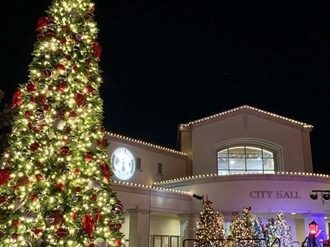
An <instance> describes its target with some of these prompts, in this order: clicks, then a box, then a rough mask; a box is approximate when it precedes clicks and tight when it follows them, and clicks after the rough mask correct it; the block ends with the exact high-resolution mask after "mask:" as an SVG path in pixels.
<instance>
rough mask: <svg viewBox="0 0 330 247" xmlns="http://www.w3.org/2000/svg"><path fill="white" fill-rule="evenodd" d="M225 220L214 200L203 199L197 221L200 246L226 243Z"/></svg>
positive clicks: (205, 246) (197, 235)
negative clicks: (214, 204) (213, 202)
mask: <svg viewBox="0 0 330 247" xmlns="http://www.w3.org/2000/svg"><path fill="white" fill-rule="evenodd" d="M224 237H225V232H224V221H223V218H222V216H221V215H220V214H219V212H218V211H216V210H214V208H213V205H212V202H211V201H209V200H208V199H203V201H202V210H201V212H200V215H199V220H198V221H197V229H196V239H197V243H198V247H207V246H222V245H223V243H224V241H225V240H224Z"/></svg>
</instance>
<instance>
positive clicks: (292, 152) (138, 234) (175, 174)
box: [108, 105, 330, 247]
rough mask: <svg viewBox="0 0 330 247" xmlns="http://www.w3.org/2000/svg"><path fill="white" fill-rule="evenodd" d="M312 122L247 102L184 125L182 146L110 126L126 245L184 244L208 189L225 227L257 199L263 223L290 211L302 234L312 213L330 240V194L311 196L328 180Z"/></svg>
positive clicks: (329, 185) (255, 208) (295, 231)
mask: <svg viewBox="0 0 330 247" xmlns="http://www.w3.org/2000/svg"><path fill="white" fill-rule="evenodd" d="M312 128H313V126H312V125H309V124H307V123H303V122H299V121H296V120H293V119H289V118H286V117H284V116H279V115H277V114H274V113H271V112H267V111H264V110H261V109H257V108H254V107H251V106H246V105H244V106H241V107H237V108H234V109H231V110H228V111H225V112H221V113H218V114H215V115H212V116H208V117H204V118H201V119H198V120H194V121H191V122H189V123H184V124H180V125H179V126H178V140H179V147H180V150H173V149H168V148H166V147H161V146H158V145H154V144H152V143H147V142H144V141H141V140H136V139H132V138H130V137H126V136H121V135H118V134H114V133H108V140H109V143H110V144H109V147H108V153H109V157H111V162H112V167H113V171H114V176H113V188H114V190H115V191H116V192H117V193H118V198H119V199H120V200H121V202H122V203H123V205H124V207H125V218H126V221H125V224H124V225H123V227H122V231H123V232H124V233H125V235H126V239H127V246H130V247H178V246H182V243H183V240H184V239H191V238H194V230H195V227H196V225H195V222H196V219H197V218H198V215H199V211H200V210H201V201H199V200H196V199H195V198H194V197H193V196H192V195H193V194H197V195H204V196H206V195H207V196H208V198H209V200H211V201H212V202H213V206H214V208H215V209H216V210H218V211H219V212H220V213H221V214H222V215H223V217H224V220H225V228H226V231H227V232H228V228H229V224H230V221H231V217H232V213H233V212H241V211H242V209H243V207H245V206H251V208H252V212H253V213H254V214H256V215H258V216H259V217H260V218H261V219H262V221H263V223H264V224H266V223H267V219H268V218H273V217H275V215H276V213H278V212H284V213H285V215H286V218H287V220H288V222H289V224H290V226H291V231H292V235H293V239H294V240H296V241H299V242H302V241H303V240H304V239H305V237H306V236H307V235H308V224H309V223H310V222H311V221H312V220H314V221H316V222H317V223H318V224H319V229H321V230H322V232H321V234H320V238H321V239H327V238H328V237H329V223H330V203H329V204H327V203H328V200H326V199H328V198H329V197H328V198H327V197H324V198H323V197H322V194H320V195H318V199H317V200H312V199H311V192H312V190H329V189H330V179H329V176H328V175H320V174H314V173H313V166H312V153H311V145H310V132H311V131H312ZM329 202H330V201H329ZM328 217H329V218H328ZM187 246H188V245H187Z"/></svg>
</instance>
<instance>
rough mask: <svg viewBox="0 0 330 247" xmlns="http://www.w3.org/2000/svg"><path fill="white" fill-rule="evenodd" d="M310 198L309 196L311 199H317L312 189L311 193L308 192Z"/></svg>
mask: <svg viewBox="0 0 330 247" xmlns="http://www.w3.org/2000/svg"><path fill="white" fill-rule="evenodd" d="M310 198H311V199H312V200H317V193H316V192H314V191H312V192H311V194H310Z"/></svg>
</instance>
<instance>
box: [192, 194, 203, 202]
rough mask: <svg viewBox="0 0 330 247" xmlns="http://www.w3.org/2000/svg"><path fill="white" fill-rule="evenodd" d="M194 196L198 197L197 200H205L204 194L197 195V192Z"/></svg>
mask: <svg viewBox="0 0 330 247" xmlns="http://www.w3.org/2000/svg"><path fill="white" fill-rule="evenodd" d="M193 197H194V198H196V199H197V200H200V201H201V200H203V198H204V196H200V195H197V194H193Z"/></svg>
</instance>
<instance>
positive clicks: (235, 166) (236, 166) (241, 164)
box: [229, 158, 245, 171]
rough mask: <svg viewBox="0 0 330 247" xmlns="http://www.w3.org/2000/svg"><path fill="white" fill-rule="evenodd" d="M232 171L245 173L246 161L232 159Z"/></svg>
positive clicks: (230, 162)
mask: <svg viewBox="0 0 330 247" xmlns="http://www.w3.org/2000/svg"><path fill="white" fill-rule="evenodd" d="M229 167H230V170H241V171H245V159H232V158H231V159H230V160H229Z"/></svg>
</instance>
